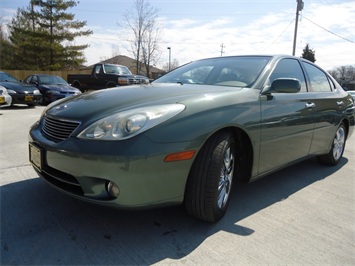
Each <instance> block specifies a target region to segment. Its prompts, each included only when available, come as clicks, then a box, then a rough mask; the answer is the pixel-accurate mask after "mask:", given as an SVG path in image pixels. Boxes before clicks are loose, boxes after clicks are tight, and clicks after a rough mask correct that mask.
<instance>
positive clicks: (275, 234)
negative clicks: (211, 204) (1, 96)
mask: <svg viewBox="0 0 355 266" xmlns="http://www.w3.org/2000/svg"><path fill="white" fill-rule="evenodd" d="M43 109H44V107H42V106H39V107H35V108H28V107H26V106H17V107H11V108H4V109H0V113H1V115H0V185H1V190H0V193H1V202H0V204H1V205H0V207H1V249H0V255H1V261H0V264H1V265H355V183H354V178H355V174H354V170H355V167H354V166H355V155H354V153H355V135H354V136H352V138H350V139H349V140H348V142H347V147H346V150H345V153H344V158H343V159H342V161H341V162H340V164H339V165H338V166H336V167H327V166H323V165H320V164H318V162H317V161H316V160H315V159H310V160H307V161H304V162H302V163H299V164H297V165H294V166H291V167H288V168H286V169H284V170H281V171H279V172H277V173H275V174H272V175H269V176H267V177H264V178H262V179H260V180H258V181H256V182H254V183H251V184H238V186H236V187H235V188H234V189H233V195H232V199H231V202H230V205H229V209H228V212H227V214H226V216H225V217H224V218H223V219H222V220H221V221H220V222H218V223H217V224H208V223H204V222H200V221H197V220H194V219H192V218H191V217H189V216H188V215H187V214H186V212H185V210H184V208H183V207H181V206H176V207H169V208H163V209H155V210H148V211H122V210H117V209H110V208H106V207H100V206H95V205H92V204H89V203H84V202H81V201H78V200H75V199H72V198H70V197H68V196H66V195H64V194H62V193H60V192H58V191H56V190H55V189H53V188H52V187H50V186H49V185H48V184H47V183H46V182H45V181H44V180H42V179H40V178H39V177H38V175H37V174H36V172H35V171H34V170H33V169H32V166H31V165H30V163H29V162H28V143H27V139H28V131H29V127H30V126H31V125H32V124H33V123H34V122H35V121H36V120H37V119H38V118H39V116H40V114H41V113H42V111H43Z"/></svg>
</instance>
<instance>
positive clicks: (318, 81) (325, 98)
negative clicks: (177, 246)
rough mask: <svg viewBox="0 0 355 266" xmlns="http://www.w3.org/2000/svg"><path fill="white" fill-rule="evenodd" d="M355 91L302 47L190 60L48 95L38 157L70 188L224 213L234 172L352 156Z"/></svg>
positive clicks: (32, 150)
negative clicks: (136, 77) (348, 150)
mask: <svg viewBox="0 0 355 266" xmlns="http://www.w3.org/2000/svg"><path fill="white" fill-rule="evenodd" d="M354 124H355V120H354V100H353V99H352V97H351V96H350V95H349V94H348V93H347V92H345V91H344V90H343V89H342V88H341V86H340V85H339V84H338V83H337V82H336V81H335V80H334V79H333V78H332V77H331V76H330V75H328V74H327V73H326V72H325V71H324V70H322V69H321V68H319V67H318V66H316V65H315V64H313V63H311V62H309V61H307V60H303V59H300V58H296V57H291V56H283V55H277V56H266V55H260V56H233V57H218V58H211V59H203V60H198V61H194V62H191V63H189V64H186V65H184V66H182V67H180V68H178V69H176V70H174V71H172V72H169V73H167V74H166V75H164V76H162V77H160V78H159V79H157V80H155V81H154V82H152V83H151V84H147V85H139V86H130V87H117V88H110V89H105V90H100V91H95V92H90V93H84V94H81V95H77V96H74V97H73V98H70V99H63V100H59V101H57V102H54V103H53V104H51V105H49V106H47V108H46V109H45V111H44V112H43V114H42V116H41V117H40V119H39V121H38V122H37V123H35V124H34V125H33V126H32V127H31V129H30V132H29V155H30V156H29V157H30V158H29V159H30V162H31V163H32V165H33V167H34V169H35V170H36V171H37V172H38V174H39V176H41V177H42V178H43V179H45V180H46V181H48V183H49V184H51V185H53V186H54V187H55V188H57V189H59V190H60V191H62V192H64V193H67V194H69V195H71V196H74V197H76V198H79V199H82V200H86V201H89V202H92V203H97V204H102V205H107V206H113V207H119V208H130V209H134V208H135V209H139V208H140V209H142V208H152V207H158V206H167V205H176V204H184V205H185V207H186V210H187V212H188V213H189V214H190V215H192V216H193V217H196V218H198V219H201V220H204V221H208V222H216V221H218V220H219V219H221V218H222V217H223V215H224V214H225V212H226V210H227V206H228V202H229V199H230V193H231V188H232V184H236V180H238V179H239V180H244V181H247V182H250V181H253V180H256V179H258V178H260V177H262V176H265V175H267V174H269V173H272V172H274V171H276V170H278V169H280V168H283V167H285V166H288V165H290V164H293V163H296V162H299V161H300V160H304V159H307V158H310V157H312V156H316V157H317V158H318V159H319V161H320V162H321V163H323V164H326V165H336V164H338V163H339V161H340V160H341V159H342V155H343V152H344V149H345V143H346V139H347V138H348V137H350V135H351V134H352V132H353V130H354Z"/></svg>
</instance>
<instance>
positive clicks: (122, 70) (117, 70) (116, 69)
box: [104, 65, 132, 75]
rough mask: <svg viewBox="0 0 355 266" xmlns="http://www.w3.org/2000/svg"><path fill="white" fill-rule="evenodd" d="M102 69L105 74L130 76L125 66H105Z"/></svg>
mask: <svg viewBox="0 0 355 266" xmlns="http://www.w3.org/2000/svg"><path fill="white" fill-rule="evenodd" d="M104 67H105V73H107V74H119V75H132V73H131V71H129V69H128V67H125V66H115V65H105V66H104Z"/></svg>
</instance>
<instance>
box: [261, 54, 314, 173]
mask: <svg viewBox="0 0 355 266" xmlns="http://www.w3.org/2000/svg"><path fill="white" fill-rule="evenodd" d="M277 78H296V79H298V80H299V81H300V83H301V91H300V92H298V93H272V95H271V96H268V97H265V96H261V102H260V103H261V116H262V121H261V139H260V158H259V174H263V173H266V172H268V171H272V170H274V169H277V168H278V167H280V166H283V165H285V164H287V163H290V162H293V161H295V160H297V159H300V158H302V157H305V156H307V155H308V153H309V149H310V146H311V142H312V136H313V127H314V119H315V118H314V114H315V113H314V109H313V108H314V95H312V94H310V93H308V90H307V85H306V82H305V75H304V72H303V69H302V67H301V64H300V61H299V60H297V59H293V58H284V59H282V60H280V61H279V62H278V63H277V65H276V67H275V68H274V70H273V71H272V72H271V74H270V77H269V81H268V82H270V84H271V83H272V81H273V80H275V79H277Z"/></svg>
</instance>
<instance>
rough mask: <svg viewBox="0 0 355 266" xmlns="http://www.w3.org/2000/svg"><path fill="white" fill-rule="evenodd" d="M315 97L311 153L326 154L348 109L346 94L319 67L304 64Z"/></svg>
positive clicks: (311, 92) (311, 91)
mask: <svg viewBox="0 0 355 266" xmlns="http://www.w3.org/2000/svg"><path fill="white" fill-rule="evenodd" d="M303 66H304V68H305V70H306V74H307V76H308V80H309V89H310V94H313V95H314V103H315V108H314V111H315V113H316V116H315V127H314V136H313V142H312V146H311V150H310V153H311V154H316V153H324V152H325V153H326V152H328V151H329V148H330V147H331V143H332V141H333V138H334V136H335V132H336V130H337V128H338V125H339V123H340V122H341V119H342V117H344V112H345V111H346V107H347V104H346V103H347V100H346V96H347V95H346V94H343V93H341V91H339V90H338V89H337V88H336V86H335V84H334V82H333V81H332V79H331V78H330V77H329V76H328V75H327V74H326V73H325V72H324V71H323V70H321V69H320V68H318V67H317V66H315V65H313V64H311V63H307V62H303ZM339 89H340V88H339Z"/></svg>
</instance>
